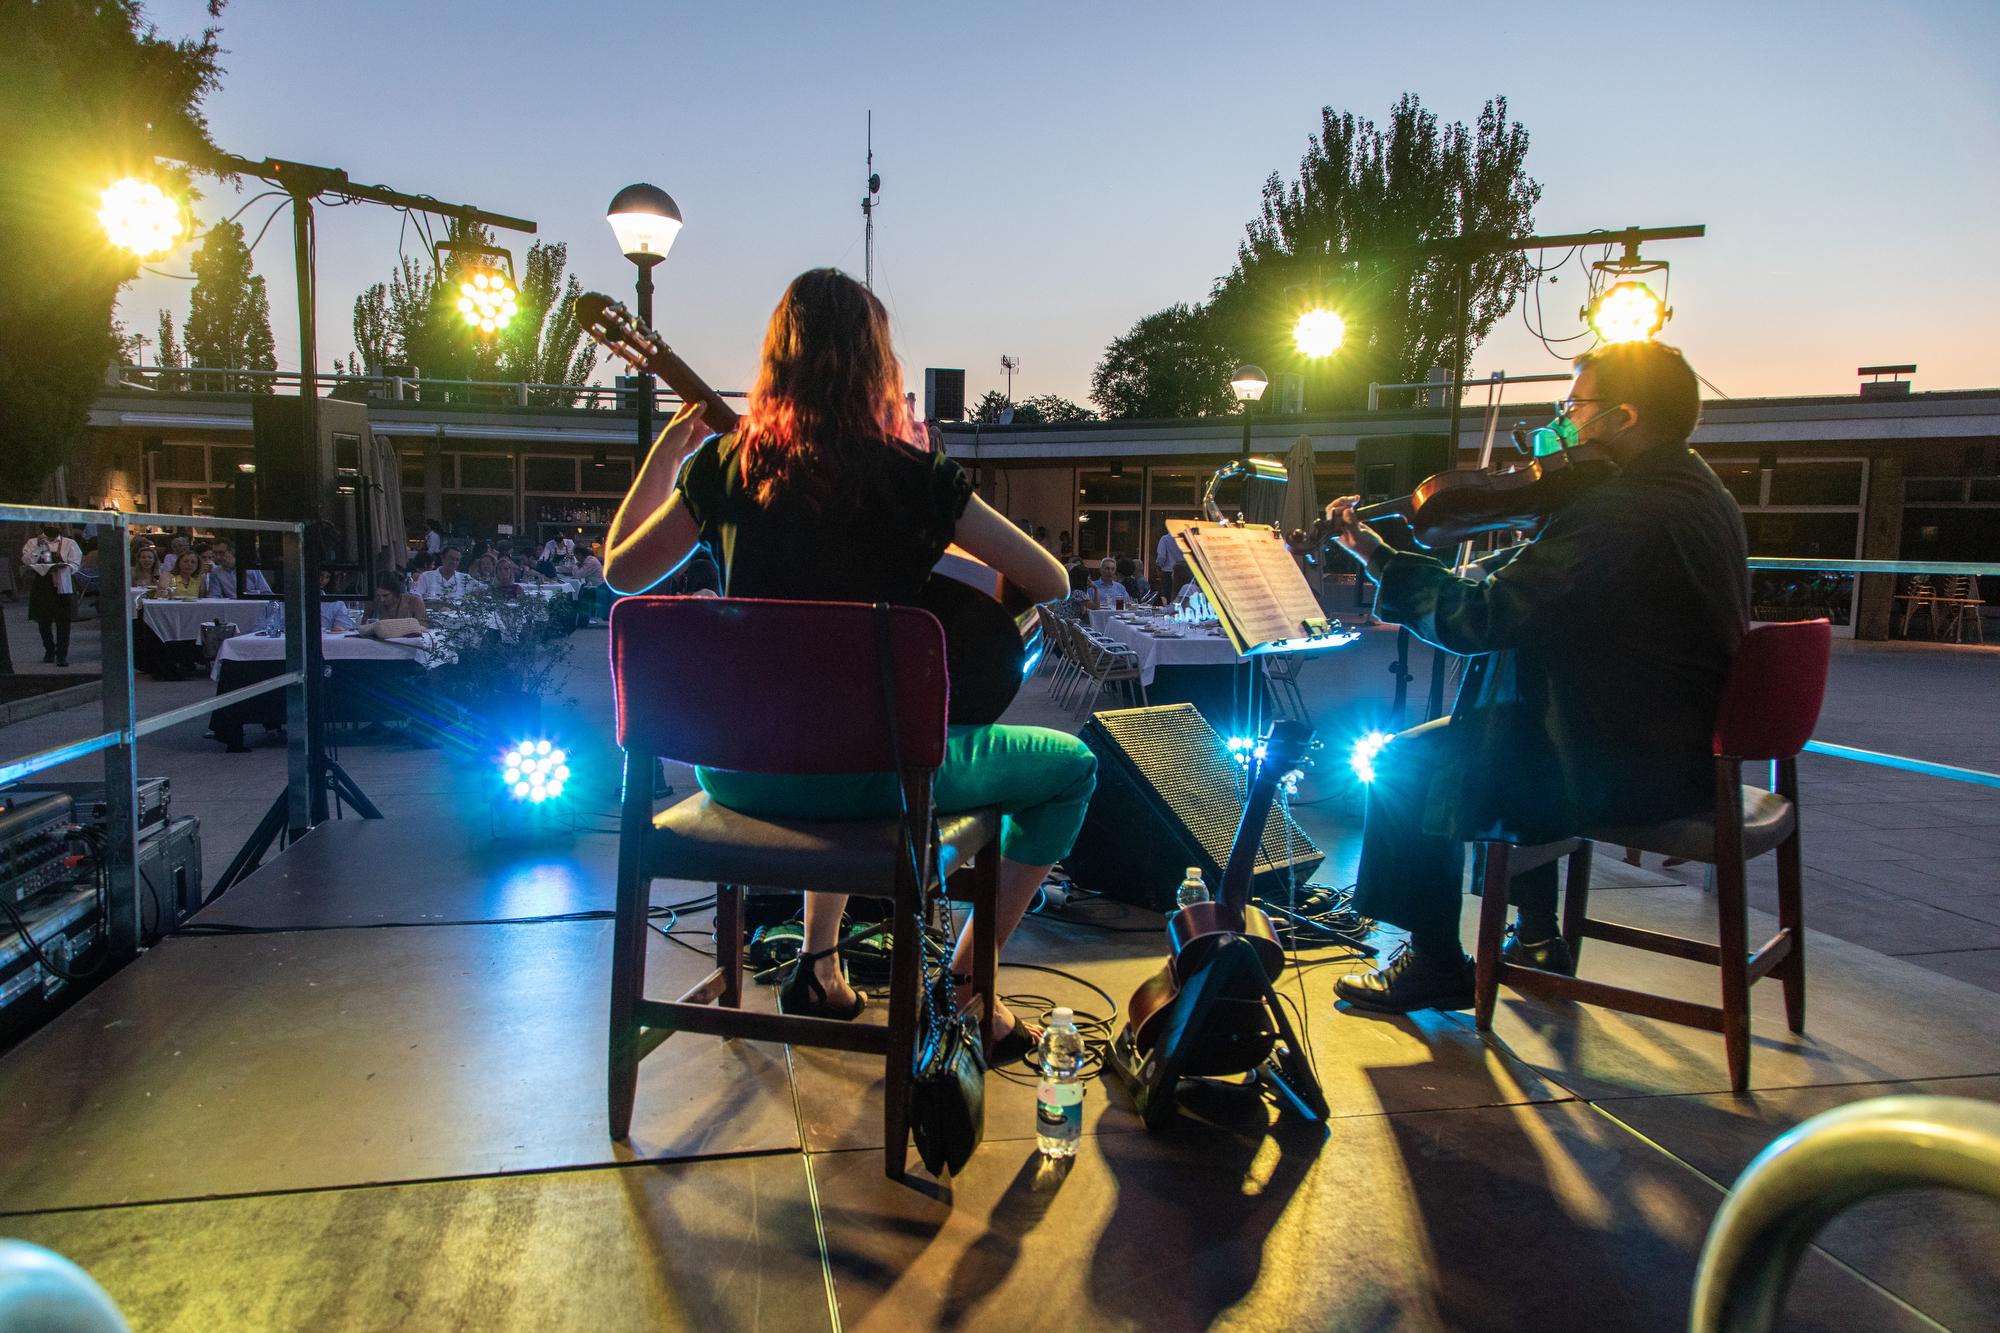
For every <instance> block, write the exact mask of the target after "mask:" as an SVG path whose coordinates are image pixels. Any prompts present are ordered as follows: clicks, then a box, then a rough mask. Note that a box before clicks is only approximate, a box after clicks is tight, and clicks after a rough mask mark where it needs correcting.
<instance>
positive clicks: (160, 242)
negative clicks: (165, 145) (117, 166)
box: [97, 177, 185, 259]
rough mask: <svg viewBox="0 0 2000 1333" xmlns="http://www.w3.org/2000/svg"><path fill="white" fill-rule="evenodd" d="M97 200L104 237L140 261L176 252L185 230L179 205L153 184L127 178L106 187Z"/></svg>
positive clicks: (98, 217)
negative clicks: (171, 251) (176, 246)
mask: <svg viewBox="0 0 2000 1333" xmlns="http://www.w3.org/2000/svg"><path fill="white" fill-rule="evenodd" d="M98 199H99V200H100V201H101V203H102V205H103V206H102V207H101V208H99V209H98V210H97V220H98V222H99V223H100V224H102V226H103V227H104V233H105V235H107V236H109V237H110V238H111V243H112V244H113V245H115V246H117V247H118V248H119V249H121V250H130V251H131V252H132V253H133V254H135V255H137V256H139V258H141V259H150V258H152V257H153V256H154V255H161V254H165V253H166V252H167V251H169V250H171V249H173V248H174V246H175V245H176V244H177V243H178V242H179V241H180V238H181V233H182V231H183V230H185V223H184V222H183V220H182V218H181V207H180V205H179V204H178V203H176V202H174V200H173V198H172V196H170V195H169V194H168V193H167V192H166V191H165V190H162V189H161V188H160V187H159V186H157V185H155V184H153V182H151V181H142V180H134V179H132V178H130V177H127V178H126V179H124V180H121V181H119V182H117V183H116V184H114V185H111V186H108V187H106V188H105V189H104V190H103V191H102V192H101V193H100V194H99V195H98Z"/></svg>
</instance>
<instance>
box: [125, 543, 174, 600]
mask: <svg viewBox="0 0 2000 1333" xmlns="http://www.w3.org/2000/svg"><path fill="white" fill-rule="evenodd" d="M128 577H129V578H130V580H131V587H132V591H134V592H143V591H145V590H146V589H148V588H157V587H159V586H160V580H161V579H163V578H164V577H166V576H165V574H164V573H163V572H162V571H161V569H160V548H159V547H157V546H155V545H153V544H152V543H151V542H147V541H141V542H134V543H133V544H132V572H131V574H130V575H128Z"/></svg>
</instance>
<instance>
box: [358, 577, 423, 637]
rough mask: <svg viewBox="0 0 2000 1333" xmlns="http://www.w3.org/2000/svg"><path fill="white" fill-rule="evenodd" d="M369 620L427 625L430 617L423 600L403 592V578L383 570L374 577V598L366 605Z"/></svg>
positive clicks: (413, 594)
mask: <svg viewBox="0 0 2000 1333" xmlns="http://www.w3.org/2000/svg"><path fill="white" fill-rule="evenodd" d="M368 618H369V619H370V620H414V621H416V622H417V623H418V624H420V625H429V624H430V623H431V617H430V612H429V610H428V609H427V608H426V607H425V606H424V599H423V598H421V597H419V596H417V595H416V594H415V593H410V592H405V591H403V576H402V575H401V574H398V573H397V572H396V571H395V570H393V569H385V570H383V571H382V572H381V573H380V574H377V575H376V576H375V597H374V600H373V601H371V602H369V603H368Z"/></svg>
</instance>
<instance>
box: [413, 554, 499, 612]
mask: <svg viewBox="0 0 2000 1333" xmlns="http://www.w3.org/2000/svg"><path fill="white" fill-rule="evenodd" d="M485 586H486V585H485V584H483V583H481V582H480V581H479V580H478V579H475V578H473V577H472V576H471V575H470V574H467V573H465V572H464V571H462V570H461V569H459V567H458V548H457V547H456V546H447V547H445V549H444V554H443V555H442V556H441V557H439V563H438V567H437V568H436V569H427V570H425V571H424V572H423V573H421V574H419V575H417V586H416V594H417V596H419V597H421V598H423V599H424V600H425V601H427V602H455V601H457V600H458V599H459V598H461V597H463V596H465V595H466V594H467V593H469V592H479V591H480V590H482V589H483V588H485Z"/></svg>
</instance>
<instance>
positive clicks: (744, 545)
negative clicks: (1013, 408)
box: [678, 433, 972, 603]
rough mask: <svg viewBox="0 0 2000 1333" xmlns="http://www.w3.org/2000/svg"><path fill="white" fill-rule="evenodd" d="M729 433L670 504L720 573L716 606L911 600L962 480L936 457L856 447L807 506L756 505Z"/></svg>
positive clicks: (698, 461) (952, 514) (707, 448)
mask: <svg viewBox="0 0 2000 1333" xmlns="http://www.w3.org/2000/svg"><path fill="white" fill-rule="evenodd" d="M742 462H743V460H742V454H741V452H740V450H739V449H738V448H737V437H736V435H735V434H734V433H731V434H729V435H720V436H715V437H713V438H711V439H710V440H709V441H708V442H707V443H706V444H704V445H702V447H701V448H700V449H699V450H697V451H696V452H695V454H694V455H693V457H691V458H690V459H689V460H688V462H687V466H686V467H684V468H683V469H682V470H681V477H680V481H679V483H678V485H679V489H680V494H681V502H682V503H683V504H685V505H686V506H687V509H688V513H689V514H690V515H691V516H692V517H693V518H694V521H695V523H696V525H697V526H699V528H700V529H701V540H702V544H703V545H705V546H706V547H707V548H708V550H709V552H710V553H711V554H712V555H714V557H715V561H716V564H717V565H718V566H719V567H720V568H721V570H722V593H723V595H724V596H725V597H774V598H791V599H796V600H801V601H814V602H898V603H909V602H911V601H913V600H914V599H915V598H916V596H917V594H918V591H919V590H920V589H921V588H922V586H923V582H924V579H925V577H926V576H928V575H929V573H930V572H931V568H932V566H934V565H936V564H937V562H938V557H939V556H941V555H943V554H944V548H945V547H946V546H947V545H949V544H950V543H951V539H952V534H953V532H955V531H956V530H957V527H958V520H959V516H960V515H962V514H963V513H965V507H966V505H967V504H969V503H970V502H971V500H972V478H970V477H969V476H967V475H966V473H965V469H963V468H961V467H960V466H959V465H958V464H957V463H955V462H953V461H952V460H951V459H950V458H947V457H946V456H945V455H944V454H943V453H935V454H927V453H921V452H919V451H918V450H916V449H914V448H912V447H911V446H909V445H905V444H895V443H889V442H883V441H876V440H866V441H858V442H854V443H852V444H849V445H846V446H844V447H843V448H842V463H843V465H844V468H845V472H844V477H843V480H842V482H841V485H840V486H839V488H838V490H837V491H836V493H835V494H834V495H832V496H829V497H827V498H826V499H825V500H823V501H821V502H820V503H818V504H814V503H812V502H810V501H807V500H804V499H801V498H797V497H788V496H784V495H780V496H778V497H777V498H776V499H774V500H773V501H772V502H771V503H770V504H769V505H763V504H759V503H758V502H757V501H756V499H755V498H753V497H752V496H751V495H750V494H749V492H748V491H747V490H746V489H745V487H744V484H743V466H742Z"/></svg>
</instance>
